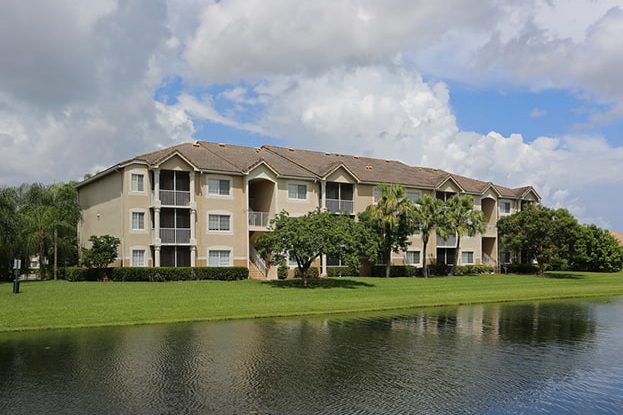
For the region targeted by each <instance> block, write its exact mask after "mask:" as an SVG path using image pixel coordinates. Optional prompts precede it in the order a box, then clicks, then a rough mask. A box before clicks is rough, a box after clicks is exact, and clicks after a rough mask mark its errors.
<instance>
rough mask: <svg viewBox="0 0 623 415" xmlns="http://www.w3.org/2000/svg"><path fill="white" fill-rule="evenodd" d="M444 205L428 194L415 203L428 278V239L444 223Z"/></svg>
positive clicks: (414, 216)
mask: <svg viewBox="0 0 623 415" xmlns="http://www.w3.org/2000/svg"><path fill="white" fill-rule="evenodd" d="M444 213H445V210H444V205H443V202H442V201H441V200H439V199H437V198H435V197H432V196H430V195H428V194H425V195H423V196H422V197H421V198H420V200H418V202H417V203H416V204H415V209H414V211H413V219H414V222H415V225H416V227H417V229H419V231H420V234H421V235H422V245H423V254H422V255H423V262H422V263H423V267H422V273H423V274H424V277H425V278H428V264H427V262H426V248H427V246H428V240H429V239H430V236H431V235H432V234H433V232H435V230H436V229H437V228H438V227H439V226H441V225H442V224H443V223H444Z"/></svg>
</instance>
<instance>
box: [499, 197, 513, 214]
mask: <svg viewBox="0 0 623 415" xmlns="http://www.w3.org/2000/svg"><path fill="white" fill-rule="evenodd" d="M499 206H500V213H501V214H502V215H510V213H511V202H510V201H508V200H502V201H500V203H499Z"/></svg>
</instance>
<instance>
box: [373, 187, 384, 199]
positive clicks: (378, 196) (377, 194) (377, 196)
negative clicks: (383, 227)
mask: <svg viewBox="0 0 623 415" xmlns="http://www.w3.org/2000/svg"><path fill="white" fill-rule="evenodd" d="M373 194H374V203H379V200H381V196H383V191H382V190H381V189H379V188H378V187H375V188H374V191H373Z"/></svg>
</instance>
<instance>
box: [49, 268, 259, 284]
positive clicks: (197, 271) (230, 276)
mask: <svg viewBox="0 0 623 415" xmlns="http://www.w3.org/2000/svg"><path fill="white" fill-rule="evenodd" d="M61 278H64V279H66V280H68V281H97V280H103V279H109V280H112V281H192V280H219V281H234V280H244V279H247V278H249V270H248V269H247V268H245V267H154V268H146V267H124V268H106V269H104V270H98V269H93V268H80V267H68V268H65V269H64V271H63V272H61Z"/></svg>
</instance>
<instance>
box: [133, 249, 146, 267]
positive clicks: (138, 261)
mask: <svg viewBox="0 0 623 415" xmlns="http://www.w3.org/2000/svg"><path fill="white" fill-rule="evenodd" d="M132 266H133V267H144V266H145V250H144V249H133V250H132Z"/></svg>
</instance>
